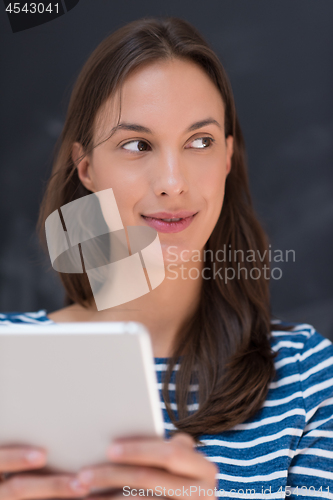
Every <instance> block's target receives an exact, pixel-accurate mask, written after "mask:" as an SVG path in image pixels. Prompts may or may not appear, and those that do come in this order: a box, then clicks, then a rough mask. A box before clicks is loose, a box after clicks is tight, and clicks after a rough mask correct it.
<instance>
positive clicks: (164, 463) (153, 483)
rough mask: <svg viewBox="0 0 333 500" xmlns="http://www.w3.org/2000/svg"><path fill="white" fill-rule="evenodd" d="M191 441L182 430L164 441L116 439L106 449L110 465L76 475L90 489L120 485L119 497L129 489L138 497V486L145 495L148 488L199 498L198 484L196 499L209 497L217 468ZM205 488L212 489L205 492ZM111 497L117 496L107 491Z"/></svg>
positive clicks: (162, 493) (161, 493)
mask: <svg viewBox="0 0 333 500" xmlns="http://www.w3.org/2000/svg"><path fill="white" fill-rule="evenodd" d="M194 444H195V443H194V440H193V439H192V437H191V436H189V435H188V434H185V433H180V434H176V435H175V436H174V437H172V438H171V439H170V440H168V441H165V440H164V439H162V438H151V439H142V438H137V439H126V440H117V441H115V442H114V443H113V445H112V446H111V447H110V449H109V451H108V457H109V459H110V460H111V461H112V462H113V463H112V465H110V464H105V465H101V466H95V467H90V468H85V469H82V470H81V471H80V473H79V474H78V478H79V480H80V483H82V484H87V485H88V486H89V487H90V488H91V489H95V488H96V489H108V488H122V491H121V493H120V494H119V495H118V497H119V498H121V499H122V500H124V496H131V490H132V489H135V490H136V491H133V493H134V495H135V494H136V495H135V496H138V497H139V489H144V490H145V496H147V492H146V490H147V489H152V490H153V492H154V494H156V493H157V496H159V497H161V496H162V497H167V498H175V499H178V498H179V499H182V498H185V497H188V496H191V497H192V500H194V499H195V498H199V487H200V488H201V496H200V498H202V497H203V496H211V498H213V496H214V493H212V491H213V492H214V488H215V487H216V479H215V477H216V473H217V472H218V471H217V467H216V466H215V464H213V463H212V462H209V461H208V460H207V458H205V457H204V455H203V454H201V453H199V452H198V451H196V450H195V449H194ZM124 487H126V488H124ZM203 490H205V493H204V492H203ZM207 490H212V491H210V492H209V494H207V495H206V493H207ZM186 491H187V493H186ZM190 493H191V495H190ZM151 494H152V492H151V491H150V492H149V495H151ZM141 496H143V495H141ZM111 497H112V499H113V500H115V498H118V497H117V496H115V495H111V494H110V498H111ZM93 498H94V499H96V498H98V497H96V496H95V497H94V496H92V495H90V496H89V500H92V499H93ZM103 498H105V496H103Z"/></svg>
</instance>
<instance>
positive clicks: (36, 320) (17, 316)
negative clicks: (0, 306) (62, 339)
mask: <svg viewBox="0 0 333 500" xmlns="http://www.w3.org/2000/svg"><path fill="white" fill-rule="evenodd" d="M22 323H30V324H31V323H32V324H40V323H43V324H45V323H53V321H51V320H50V319H49V318H48V316H47V313H46V311H45V310H44V309H41V310H40V311H36V312H10V313H0V327H2V326H3V327H4V326H11V325H15V324H22Z"/></svg>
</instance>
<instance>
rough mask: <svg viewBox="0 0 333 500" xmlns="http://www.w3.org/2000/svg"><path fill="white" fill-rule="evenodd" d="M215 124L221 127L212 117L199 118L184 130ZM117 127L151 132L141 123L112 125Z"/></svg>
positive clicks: (115, 129) (189, 130)
mask: <svg viewBox="0 0 333 500" xmlns="http://www.w3.org/2000/svg"><path fill="white" fill-rule="evenodd" d="M212 124H213V125H217V126H218V127H219V128H220V129H222V127H221V125H220V124H219V122H218V121H216V120H214V118H206V119H205V120H200V121H198V122H195V123H192V125H190V126H189V127H188V128H187V129H186V130H185V132H192V131H193V130H197V129H198V128H202V127H205V126H206V125H212ZM118 129H122V130H131V131H132V132H144V133H146V134H152V133H153V132H152V131H151V130H150V129H149V128H147V127H144V126H143V125H137V124H136V123H125V122H123V123H119V125H118V126H116V127H114V128H113V129H112V131H115V132H116V131H117V130H118Z"/></svg>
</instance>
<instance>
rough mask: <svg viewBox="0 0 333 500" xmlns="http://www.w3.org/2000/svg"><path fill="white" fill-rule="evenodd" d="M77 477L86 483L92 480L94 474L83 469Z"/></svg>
mask: <svg viewBox="0 0 333 500" xmlns="http://www.w3.org/2000/svg"><path fill="white" fill-rule="evenodd" d="M78 478H79V481H80V483H82V484H87V485H88V484H90V483H91V482H92V480H93V478H94V474H93V472H92V471H91V470H84V471H82V472H79V474H78Z"/></svg>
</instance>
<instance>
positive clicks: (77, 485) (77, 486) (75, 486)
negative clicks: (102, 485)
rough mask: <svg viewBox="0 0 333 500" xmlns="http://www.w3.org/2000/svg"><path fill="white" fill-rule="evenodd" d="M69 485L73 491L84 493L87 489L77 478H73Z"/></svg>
mask: <svg viewBox="0 0 333 500" xmlns="http://www.w3.org/2000/svg"><path fill="white" fill-rule="evenodd" d="M69 486H70V487H71V489H72V490H73V491H75V492H76V493H85V492H86V491H87V488H86V486H84V485H83V484H82V483H81V482H80V481H78V480H77V479H73V480H72V481H71V482H70V483H69Z"/></svg>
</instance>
